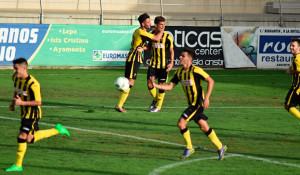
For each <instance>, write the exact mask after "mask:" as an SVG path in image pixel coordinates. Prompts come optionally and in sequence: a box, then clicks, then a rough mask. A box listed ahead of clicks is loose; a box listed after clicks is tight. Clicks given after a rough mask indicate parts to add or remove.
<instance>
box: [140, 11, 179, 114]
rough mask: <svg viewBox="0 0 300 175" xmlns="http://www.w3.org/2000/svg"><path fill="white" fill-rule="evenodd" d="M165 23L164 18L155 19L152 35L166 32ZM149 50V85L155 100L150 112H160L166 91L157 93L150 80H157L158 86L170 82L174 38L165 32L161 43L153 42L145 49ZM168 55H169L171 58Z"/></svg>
mask: <svg viewBox="0 0 300 175" xmlns="http://www.w3.org/2000/svg"><path fill="white" fill-rule="evenodd" d="M165 21H166V20H165V18H164V17H162V16H157V17H156V18H155V19H154V24H155V29H154V30H153V31H152V32H151V33H153V34H157V33H158V32H159V31H161V30H165ZM149 48H151V59H150V63H149V68H148V72H147V84H148V89H149V92H150V94H151V96H152V98H153V100H152V103H151V105H150V107H149V108H150V112H159V111H160V110H161V107H162V104H163V100H164V97H165V91H164V90H159V93H157V92H156V88H155V87H153V85H152V83H151V80H150V79H152V81H154V80H155V79H157V80H158V84H164V83H165V82H166V81H167V80H168V73H169V71H170V70H171V69H172V67H173V64H174V49H173V39H172V36H171V35H170V34H169V33H167V32H164V33H163V36H162V38H161V40H160V41H152V42H151V43H150V44H149V46H148V47H145V49H149ZM167 53H169V57H168V54H167ZM169 59H170V61H169Z"/></svg>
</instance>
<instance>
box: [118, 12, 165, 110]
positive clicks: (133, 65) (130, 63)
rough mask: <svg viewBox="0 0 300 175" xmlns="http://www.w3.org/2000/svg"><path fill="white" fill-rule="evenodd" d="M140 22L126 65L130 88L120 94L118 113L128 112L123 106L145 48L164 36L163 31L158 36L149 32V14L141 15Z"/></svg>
mask: <svg viewBox="0 0 300 175" xmlns="http://www.w3.org/2000/svg"><path fill="white" fill-rule="evenodd" d="M138 20H139V23H140V27H139V28H138V29H136V30H135V32H134V33H133V36H132V41H131V48H130V51H129V53H128V55H127V58H126V65H125V77H126V78H127V79H128V80H129V84H130V86H129V88H128V89H127V90H126V91H122V92H121V93H120V97H119V102H118V104H117V106H116V107H115V109H116V110H117V111H118V112H126V110H125V108H124V107H123V105H124V103H125V101H126V99H127V97H128V95H129V92H130V90H131V88H132V87H133V85H134V82H135V80H136V77H137V73H138V70H139V68H140V64H142V63H143V53H142V52H143V47H144V46H145V45H146V44H147V42H149V41H151V40H152V41H160V39H161V37H162V35H163V31H159V33H158V34H156V35H154V34H151V33H148V32H147V29H150V27H151V21H150V16H149V15H148V14H147V13H144V14H142V15H140V16H139V17H138Z"/></svg>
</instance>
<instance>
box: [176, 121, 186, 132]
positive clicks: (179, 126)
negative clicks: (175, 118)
mask: <svg viewBox="0 0 300 175" xmlns="http://www.w3.org/2000/svg"><path fill="white" fill-rule="evenodd" d="M177 127H178V128H179V129H180V130H183V129H184V128H186V125H185V124H184V123H182V122H178V123H177Z"/></svg>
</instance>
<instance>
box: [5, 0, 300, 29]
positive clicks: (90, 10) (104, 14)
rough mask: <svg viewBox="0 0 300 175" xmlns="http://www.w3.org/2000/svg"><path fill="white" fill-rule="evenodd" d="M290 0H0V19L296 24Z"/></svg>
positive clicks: (298, 16)
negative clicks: (146, 15)
mask: <svg viewBox="0 0 300 175" xmlns="http://www.w3.org/2000/svg"><path fill="white" fill-rule="evenodd" d="M299 11H300V2H299V1H296V0H294V1H290V0H281V1H280V0H187V1H181V0H152V1H150V0H114V1H112V0H0V22H1V23H42V24H94V25H99V24H103V25H138V22H137V19H136V18H137V16H138V15H139V14H141V13H143V12H147V13H149V14H150V15H151V16H157V15H163V16H165V17H166V18H167V25H169V26H178V25H180V26H220V25H223V26H282V27H300V13H299Z"/></svg>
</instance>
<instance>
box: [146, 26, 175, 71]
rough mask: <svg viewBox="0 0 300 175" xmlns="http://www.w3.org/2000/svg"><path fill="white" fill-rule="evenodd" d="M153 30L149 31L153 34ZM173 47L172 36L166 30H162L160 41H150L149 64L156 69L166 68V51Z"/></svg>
mask: <svg viewBox="0 0 300 175" xmlns="http://www.w3.org/2000/svg"><path fill="white" fill-rule="evenodd" d="M154 32H155V31H152V32H151V33H152V34H154ZM173 47H174V46H173V39H172V36H170V34H168V33H167V32H164V34H163V36H162V39H161V40H160V41H152V43H151V59H150V63H149V66H150V67H153V68H156V69H166V68H167V65H168V58H167V57H166V51H167V50H169V49H170V48H173Z"/></svg>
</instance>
